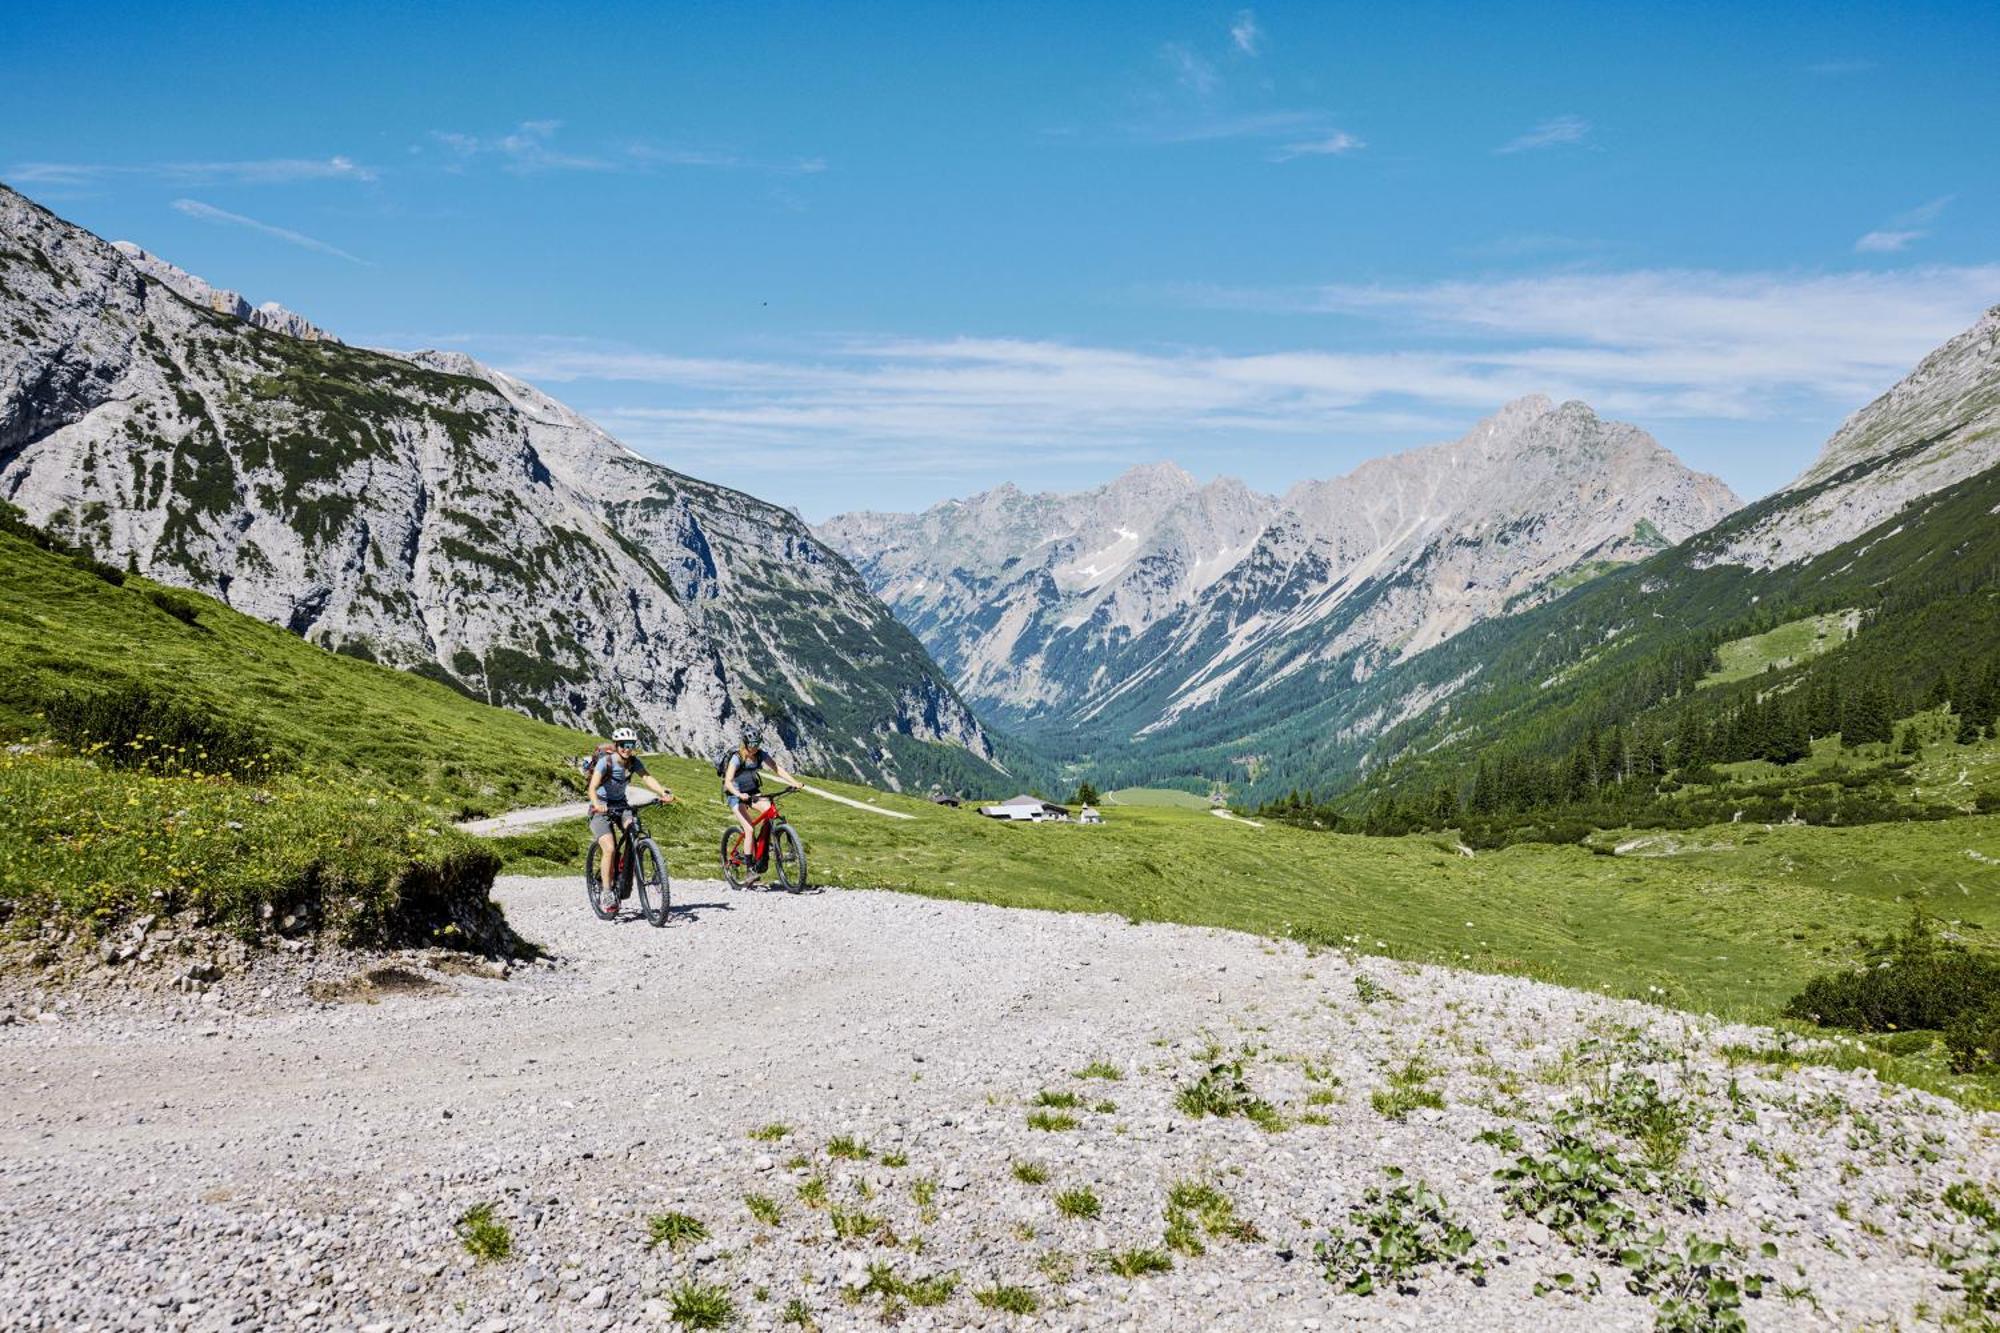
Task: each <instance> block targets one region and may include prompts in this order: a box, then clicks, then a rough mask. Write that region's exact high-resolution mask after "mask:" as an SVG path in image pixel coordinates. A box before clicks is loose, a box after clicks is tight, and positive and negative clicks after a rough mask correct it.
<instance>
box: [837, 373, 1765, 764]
mask: <svg viewBox="0 0 2000 1333" xmlns="http://www.w3.org/2000/svg"><path fill="white" fill-rule="evenodd" d="M1135 495H1136V496H1141V497H1145V498H1147V499H1148V500H1149V501H1150V503H1151V509H1150V515H1151V517H1150V520H1148V521H1142V520H1137V519H1131V518H1121V517H1118V515H1120V514H1125V513H1129V510H1130V506H1129V504H1128V501H1129V500H1130V498H1131V497H1133V496H1135ZM1734 508H1736V498H1735V496H1734V495H1733V494H1732V493H1731V492H1729V490H1728V488H1727V487H1726V486H1725V485H1723V484H1722V483H1721V482H1720V481H1719V480H1717V479H1715V478H1713V477H1710V476H1707V475H1706V474H1701V473H1697V472H1694V471H1693V470H1691V469H1688V468H1686V467H1685V466H1684V465H1682V464H1680V462H1679V460H1678V459H1676V458H1674V457H1673V455H1672V454H1671V453H1670V452H1668V451H1667V450H1665V449H1663V448H1662V447H1661V446H1659V444H1658V443H1657V442H1656V441H1654V440H1653V439H1652V438H1651V437H1650V436H1648V435H1646V434H1645V433H1644V432H1643V431H1640V430H1638V429H1637V428H1636V427H1629V426H1623V425H1620V424H1619V423H1615V422H1605V421H1602V420H1601V419H1599V418H1598V417H1597V416H1596V414H1595V413H1594V412H1592V411H1591V410H1590V409H1589V408H1588V406H1587V405H1585V404H1582V403H1566V404H1560V405H1559V404H1556V403H1554V402H1552V401H1551V400H1549V399H1547V398H1546V397H1541V396H1528V397H1524V398H1521V399H1518V400H1515V401H1514V402H1512V403H1509V404H1507V405H1505V406H1504V407H1503V408H1502V409H1501V410H1500V411H1498V412H1496V413H1495V414H1493V415H1492V416H1491V417H1489V418H1487V419H1486V420H1485V421H1483V422H1481V423H1480V424H1479V425H1477V426H1475V427H1474V428H1473V430H1472V431H1470V432H1468V433H1467V435H1465V436H1464V437H1462V438H1460V439H1459V440H1456V441H1450V442H1446V443H1443V444H1438V445H1430V446H1425V447H1423V448H1421V449H1417V450H1410V451H1406V452H1404V453H1401V454H1396V455H1391V456H1389V457H1387V458H1383V459H1375V460H1370V461H1368V462H1366V463H1363V464H1361V465H1360V466H1358V467H1357V468H1355V469H1354V470H1353V471H1352V472H1350V473H1348V474H1346V475H1345V476H1343V477H1337V478H1332V479H1328V480H1324V481H1307V482H1301V483H1298V484H1296V485H1294V486H1293V487H1291V488H1290V489H1289V490H1288V491H1287V492H1286V493H1285V495H1283V496H1282V497H1274V496H1268V495H1260V494H1258V493H1257V492H1254V491H1251V490H1250V489H1249V488H1248V487H1245V486H1243V484H1242V483H1241V482H1239V481H1236V480H1234V479H1231V478H1220V479H1216V480H1214V481H1211V482H1209V483H1207V484H1206V485H1202V484H1200V483H1197V482H1196V481H1195V480H1194V478H1192V477H1190V476H1188V475H1187V474H1186V473H1185V472H1184V471H1182V470H1181V469H1179V468H1177V467H1174V466H1173V465H1171V464H1167V465H1160V464H1154V465H1147V466H1146V467H1143V468H1139V469H1134V470H1132V471H1129V472H1127V473H1125V474H1123V475H1121V476H1120V477H1119V478H1116V479H1114V480H1113V481H1112V482H1110V483H1107V484H1106V485H1105V486H1102V487H1098V488H1095V489H1093V490H1090V491H1085V492H1080V493H1072V494H1068V495H1064V494H1060V493H1052V494H1044V495H1040V496H1029V495H1026V494H1025V493H1023V492H1021V491H1019V490H1018V488H1012V487H1002V488H996V489H995V490H993V491H989V492H985V493H982V494H980V495H977V496H973V497H968V498H967V499H964V500H959V501H947V502H943V503H941V504H939V505H935V506H932V507H931V508H930V509H927V510H925V511H924V512H923V513H922V514H919V515H880V514H855V515H840V516H836V517H835V518H833V519H830V520H828V521H827V522H826V523H823V524H821V525H819V527H818V529H817V531H819V532H820V534H821V535H822V536H823V537H825V538H826V539H827V540H828V541H829V542H830V543H831V544H833V545H834V546H836V547H838V548H840V549H842V550H844V551H845V552H847V554H848V555H849V556H850V558H851V559H852V560H853V561H854V563H855V566H856V568H857V569H859V570H860V571H861V572H862V574H863V575H864V577H866V578H867V579H868V580H869V583H870V586H871V587H873V588H875V589H876V590H877V592H878V593H879V594H880V595H882V597H883V598H884V600H885V601H886V602H888V603H889V604H890V606H891V607H892V608H894V609H895V610H896V612H897V614H898V615H899V616H900V617H902V618H903V619H904V620H905V622H906V623H907V624H909V625H910V626H911V628H912V629H913V630H915V632H916V633H917V634H918V635H919V637H921V638H923V639H924V641H925V642H926V644H927V645H928V646H929V647H930V648H931V650H932V653H933V655H934V656H935V657H936V658H937V659H938V661H939V662H940V663H941V664H943V665H944V666H945V667H946V669H947V670H948V671H950V672H952V674H953V677H954V679H955V680H956V681H957V683H958V685H959V687H960V688H961V690H963V691H964V692H965V694H966V695H967V697H968V698H969V699H971V700H972V701H974V702H975V703H976V704H978V705H979V706H981V707H983V708H985V709H987V710H988V711H989V713H990V715H991V716H993V717H994V718H995V719H996V720H998V721H1000V722H1001V723H1002V724H1003V725H1006V726H1008V727H1010V728H1015V729H1020V730H1022V731H1023V732H1024V733H1025V734H1026V735H1028V736H1029V737H1030V738H1031V739H1041V740H1044V741H1047V742H1050V743H1052V744H1055V745H1056V746H1058V747H1059V748H1061V747H1065V746H1070V745H1072V744H1083V743H1085V742H1083V741H1081V740H1079V739H1078V738H1079V737H1085V736H1088V737H1089V738H1090V743H1109V741H1110V740H1115V738H1116V736H1117V735H1118V733H1119V732H1120V731H1121V729H1122V730H1123V731H1124V732H1125V734H1128V735H1138V736H1150V735H1155V734H1157V733H1159V732H1161V731H1162V730H1171V729H1172V728H1173V727H1174V726H1175V724H1176V722H1177V720H1178V719H1179V718H1180V717H1181V716H1182V715H1184V714H1187V713H1189V712H1191V711H1200V710H1203V709H1206V708H1210V707H1211V706H1213V705H1214V704H1215V703H1217V701H1218V700H1220V699H1222V698H1223V697H1224V696H1225V695H1226V694H1228V693H1229V692H1230V691H1232V690H1240V689H1245V688H1249V689H1269V688H1271V687H1273V685H1275V684H1277V683H1278V682H1283V681H1286V680H1290V679H1294V678H1299V679H1307V678H1311V677H1313V676H1315V675H1318V674H1322V673H1324V672H1326V671H1328V670H1333V671H1345V672H1348V673H1350V674H1352V673H1359V674H1360V675H1362V676H1365V675H1367V674H1369V673H1371V672H1373V671H1375V670H1378V669H1380V668H1381V667H1382V666H1383V665H1385V664H1388V663H1392V662H1395V661H1400V660H1404V659H1406V658H1407V657H1408V656H1410V655H1412V654H1413V653H1417V652H1421V651H1422V650H1423V649H1425V648H1427V647H1429V646H1432V645H1433V644H1435V643H1437V642H1441V641H1443V640H1444V639H1446V638H1449V637H1450V636H1451V635H1452V634H1455V633H1457V632H1459V631H1460V630H1462V629H1463V628H1465V627H1466V626H1467V625H1469V624H1473V623H1477V622H1478V621H1479V620H1481V619H1484V618H1486V617H1488V616H1492V615H1500V614H1508V613H1511V612H1512V611H1515V610H1519V609H1521V608H1522V607H1524V606H1527V605H1533V604H1534V603H1535V602H1537V601H1538V600H1541V599H1542V598H1544V597H1546V596H1548V595H1550V594H1551V590H1552V589H1553V590H1554V591H1560V590H1561V589H1560V587H1557V586H1556V585H1558V584H1559V583H1560V582H1561V580H1563V579H1564V578H1565V577H1580V576H1581V575H1580V574H1579V571H1580V570H1584V571H1586V572H1587V570H1588V569H1593V568H1603V567H1609V566H1611V565H1614V564H1617V563H1623V562H1625V561H1628V560H1630V559H1633V558H1636V557H1637V556H1639V555H1643V554H1646V553H1649V552H1650V551H1651V550H1654V549H1658V547H1660V546H1664V545H1667V544H1670V543H1671V542H1672V541H1674V540H1677V539H1679V538H1681V537H1685V536H1688V535H1690V534H1691V533H1693V532H1695V531H1698V530H1700V529H1701V528H1704V527H1707V526H1708V525H1709V523H1711V522H1712V521H1713V520H1714V519H1715V518H1717V517H1720V516H1721V515H1722V514H1724V513H1727V512H1730V511H1732V510H1733V509H1734ZM1078 514H1083V515H1086V516H1088V517H1089V518H1090V520H1091V521H1092V522H1094V523H1095V524H1096V526H1097V529H1098V531H1099V532H1100V533H1101V537H1102V540H1092V541H1089V542H1083V541H1079V540H1077V538H1076V536H1075V529H1076V527H1077V523H1076V521H1075V519H1076V516H1077V515H1078ZM1128 524H1129V526H1128ZM1043 534H1046V536H1047V538H1053V539H1054V540H1049V539H1045V538H1044V537H1043ZM1030 538H1035V540H1030ZM1085 548H1087V549H1085ZM1002 554H1004V556H1005V559H999V558H996V557H998V556H1000V555H1002ZM980 560H983V561H984V562H985V563H984V564H983V565H981V564H979V563H978V561H980ZM1085 574H1088V575H1089V577H1087V578H1086V577H1082V576H1083V575H1085Z"/></svg>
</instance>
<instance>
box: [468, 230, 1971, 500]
mask: <svg viewBox="0 0 2000 1333" xmlns="http://www.w3.org/2000/svg"><path fill="white" fill-rule="evenodd" d="M1186 299H1188V300H1191V301H1200V302H1203V303H1207V304H1230V305H1234V306H1239V307H1245V306H1247V307H1251V308H1258V309H1277V308H1282V309H1289V310H1303V311H1320V312H1325V313H1327V314H1330V315H1338V316H1342V317H1345V318H1346V319H1349V320H1353V319H1365V320H1367V321H1369V323H1370V324H1371V325H1375V326H1379V327H1378V328H1377V330H1376V331H1375V332H1374V333H1372V334H1371V337H1370V342H1371V343H1373V344H1374V345H1375V346H1376V347H1377V348H1385V349H1388V350H1370V351H1347V350H1335V349H1328V348H1325V347H1315V346H1303V347H1291V348H1276V349H1269V350H1263V351H1253V352H1223V351H1217V350H1213V349H1206V348H1190V347H1152V348H1129V347H1113V346H1092V345H1084V344H1077V343H1065V342H1052V341H1046V340H1033V339H1009V338H956V339H912V338H894V337H886V338H855V337H847V338H838V339H827V340H821V341H816V342H813V343H810V344H807V345H805V346H803V347H801V348H799V349H798V350H796V351H795V352H793V353H791V354H789V355H784V356H769V357H761V358H729V357H723V358H715V357H685V356H677V355H673V354H671V353H662V352H656V351H649V350H646V349H642V348H633V347H626V346H613V345H607V344H602V343H594V342H583V341H577V340H563V339H487V340H483V341H481V342H480V343H479V344H478V350H479V351H480V353H481V354H482V355H484V356H485V357H486V358H487V359H489V360H492V361H493V362H495V363H496V364H497V365H499V366H500V367H501V368H503V369H505V370H508V371H510V372H512V373H515V374H518V375H520V376H522V377H523V378H525V379H528V380H530V381H537V382H542V383H551V384H553V383H564V384H572V385H579V386H584V387H583V388H582V389H581V391H580V392H577V391H572V396H576V397H578V398H579V399H580V401H581V402H583V403H586V404H588V405H589V406H590V407H591V408H592V410H593V412H594V414H595V415H598V416H599V417H600V418H601V419H603V420H604V421H605V422H606V424H607V425H608V426H610V427H611V428H613V429H614V430H616V431H618V432H619V433H620V434H622V435H625V436H626V437H628V438H629V439H631V440H632V441H633V442H634V443H639V444H645V445H650V446H655V447H657V448H660V449H662V450H668V451H671V453H673V454H674V455H677V456H682V457H685V456H689V455H691V454H695V453H699V452H701V451H703V450H707V449H733V448H741V447H748V446H754V447H757V448H760V449H770V450H775V451H778V452H779V453H780V454H781V455H782V456H783V457H784V458H785V459H786V460H788V461H800V460H819V459H830V458H832V457H834V456H836V455H837V454H838V453H839V452H840V451H843V450H845V451H848V453H847V457H848V461H847V462H846V463H845V464H843V466H844V467H845V468H846V469H848V470H850V471H851V470H852V469H854V468H862V469H867V470H872V471H880V472H885V473H886V472H920V471H922V470H924V469H926V468H929V469H931V470H933V471H935V470H940V469H943V470H950V469H952V468H955V467H958V466H960V465H961V463H962V465H963V467H964V468H965V469H967V470H972V469H977V468H989V469H990V467H991V465H992V460H993V451H994V450H996V449H1004V450H1006V451H1007V453H1008V455H1009V456H1010V457H1013V458H1016V459H1017V461H1018V460H1020V459H1042V460H1046V461H1048V462H1049V463H1051V464H1052V465H1054V464H1057V463H1062V464H1067V463H1070V462H1073V461H1074V460H1076V459H1077V458H1081V457H1094V456H1100V455H1104V454H1107V453H1115V452H1116V451H1117V450H1119V449H1126V450H1130V449H1133V448H1148V449H1154V450H1158V449H1159V448H1161V447H1162V442H1163V441H1172V440H1177V439H1178V440H1189V439H1197V438H1200V439H1208V440H1212V441H1227V442H1229V444H1230V445H1231V446H1232V447H1237V446H1244V445H1248V444H1251V443H1254V442H1257V441H1263V442H1266V443H1268V444H1269V445H1270V446H1271V447H1277V448H1283V447H1287V446H1288V445H1295V444H1302V443H1304V442H1309V441H1310V442H1320V441H1324V440H1327V439H1330V438H1335V437H1347V438H1366V437H1368V436H1369V434H1370V433H1371V432H1372V433H1375V435H1374V438H1376V439H1377V440H1378V441H1379V438H1380V433H1383V432H1392V431H1393V432H1397V433H1400V434H1402V435H1404V436H1405V438H1407V434H1408V433H1409V432H1411V431H1415V430H1422V431H1424V432H1425V433H1426V434H1427V435H1429V436H1430V437H1432V438H1443V437H1446V436H1448V435H1450V434H1453V433H1456V432H1457V431H1462V430H1463V429H1464V428H1465V427H1466V425H1468V424H1469V423H1470V422H1471V421H1472V420H1474V419H1476V418H1477V417H1478V416H1480V415H1483V414H1485V413H1487V412H1489V411H1491V410H1492V409H1493V408H1494V407H1496V406H1498V405H1499V404H1500V403H1502V402H1505V401H1507V400H1509V399H1512V398H1516V397H1519V396H1521V395H1523V394H1527V393H1537V392H1539V393H1547V394H1549V395H1551V396H1553V397H1555V398H1557V399H1566V398H1581V399H1584V400H1586V401H1588V402H1590V403H1591V404H1592V405H1593V406H1595V407H1596V408H1597V409H1598V410H1599V411H1601V412H1605V413H1609V414H1614V415H1618V416H1622V417H1627V418H1630V417H1638V418H1640V419H1643V420H1668V419H1680V420H1711V421H1713V420H1755V419H1765V420H1769V419H1789V418H1790V417H1792V416H1795V415H1797V414H1799V413H1801V412H1808V411H1810V412H1816V413H1820V414H1822V415H1823V414H1825V413H1826V412H1828V411H1834V410H1841V409H1845V408H1851V407H1853V406H1856V405H1858V404H1860V403H1861V402H1864V401H1866V400H1867V399H1868V398H1869V397H1871V396H1872V395H1874V394H1876V393H1879V392H1880V391H1881V390H1883V389H1884V388H1886V387H1887V386H1888V385H1889V384H1891V383H1893V382H1894V381H1895V380H1896V379H1898V378H1900V377H1901V376H1902V375H1903V374H1905V373H1907V371H1908V370H1909V368H1910V367H1911V366H1912V365H1913V364H1915V362H1916V361H1917V360H1918V359H1919V358H1921V356H1922V355H1923V354H1924V353H1925V352H1927V351H1929V350H1930V349H1931V348H1932V347H1934V346H1936V345H1937V344H1938V343H1939V342H1942V341H1943V340H1944V339H1945V338H1947V337H1949V336H1951V335H1952V334H1954V333H1957V332H1959V331H1960V330H1961V329H1963V328H1964V327H1965V326H1966V325H1967V324H1969V323H1970V322H1971V321H1972V320H1973V319H1974V318H1976V317H1977V315H1978V313H1979V311H1980V309H1981V308H1983V306H1985V305H1987V304H1991V303H1993V302H1995V301H2000V265H1994V266H1986V267H1980V268H1950V269H1944V268H1940V269H1924V270H1916V271H1911V272H1905V273H1895V274H1828V275H1820V276H1800V275H1795V274H1724V273H1715V272H1706V271H1658V270H1644V271H1636V272H1627V273H1617V274H1596V275H1556V276H1550V277H1540V278H1522V279H1516V280H1506V281H1489V282H1474V283H1438V284H1429V285H1421V286H1410V287H1386V286H1382V287H1378V286H1332V287H1322V288H1313V289H1305V290H1294V291H1286V292H1278V293H1271V292H1262V293H1245V292H1234V293H1231V292H1216V291H1191V292H1189V293H1187V294H1186ZM1800 461H1801V462H1803V461H1804V460H1803V459H1801V460H1800Z"/></svg>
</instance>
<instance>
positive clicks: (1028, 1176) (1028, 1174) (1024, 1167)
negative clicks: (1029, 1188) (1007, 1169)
mask: <svg viewBox="0 0 2000 1333" xmlns="http://www.w3.org/2000/svg"><path fill="white" fill-rule="evenodd" d="M1014 1179H1016V1180H1018V1181H1020V1182H1021V1183H1022V1184H1023V1185H1046V1184H1048V1183H1049V1169H1048V1168H1047V1167H1045V1166H1043V1165H1042V1164H1041V1163H1040V1162H1016V1163H1014Z"/></svg>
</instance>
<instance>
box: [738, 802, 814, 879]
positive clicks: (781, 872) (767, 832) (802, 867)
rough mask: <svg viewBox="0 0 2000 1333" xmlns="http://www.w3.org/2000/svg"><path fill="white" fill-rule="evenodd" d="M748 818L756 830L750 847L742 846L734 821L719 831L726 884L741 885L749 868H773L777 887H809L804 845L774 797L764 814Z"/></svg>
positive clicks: (761, 871)
mask: <svg viewBox="0 0 2000 1333" xmlns="http://www.w3.org/2000/svg"><path fill="white" fill-rule="evenodd" d="M798 790H799V788H797V787H792V788H789V789H787V791H785V792H781V793H779V794H780V795H789V794H790V793H791V792H794V791H798ZM747 818H748V819H749V820H750V827H751V828H753V829H755V830H756V831H757V840H756V842H755V843H753V844H752V845H751V846H750V847H749V848H747V849H746V848H745V847H744V846H743V830H742V829H740V828H738V827H737V826H736V825H735V824H734V823H731V824H730V826H729V827H728V828H726V829H724V830H723V832H722V877H723V878H724V879H726V880H728V881H729V887H730V888H732V889H740V888H742V887H743V882H744V881H745V880H746V879H748V878H749V877H750V871H751V870H752V868H755V870H756V871H757V873H758V874H760V875H761V874H763V873H764V871H765V870H767V869H775V870H776V871H777V873H778V884H779V887H781V888H786V889H792V890H794V891H798V892H803V891H804V890H805V889H806V888H807V887H809V886H808V885H807V883H806V848H805V844H804V843H803V842H801V841H800V840H799V834H798V830H797V829H795V828H793V827H792V826H791V825H790V824H787V823H786V822H785V817H784V816H783V815H781V814H779V813H778V802H777V801H776V800H775V799H773V800H772V801H771V802H770V804H768V805H766V806H765V807H764V813H763V814H761V815H758V814H752V815H749V816H747ZM774 862H775V863H776V864H775V866H774V865H773V863H774Z"/></svg>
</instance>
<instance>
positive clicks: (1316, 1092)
mask: <svg viewBox="0 0 2000 1333" xmlns="http://www.w3.org/2000/svg"><path fill="white" fill-rule="evenodd" d="M1306 1105H1307V1106H1338V1105H1340V1094H1339V1093H1337V1092H1335V1091H1334V1090H1333V1089H1332V1088H1314V1089H1313V1090H1312V1091H1311V1092H1309V1093H1307V1094H1306Z"/></svg>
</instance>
